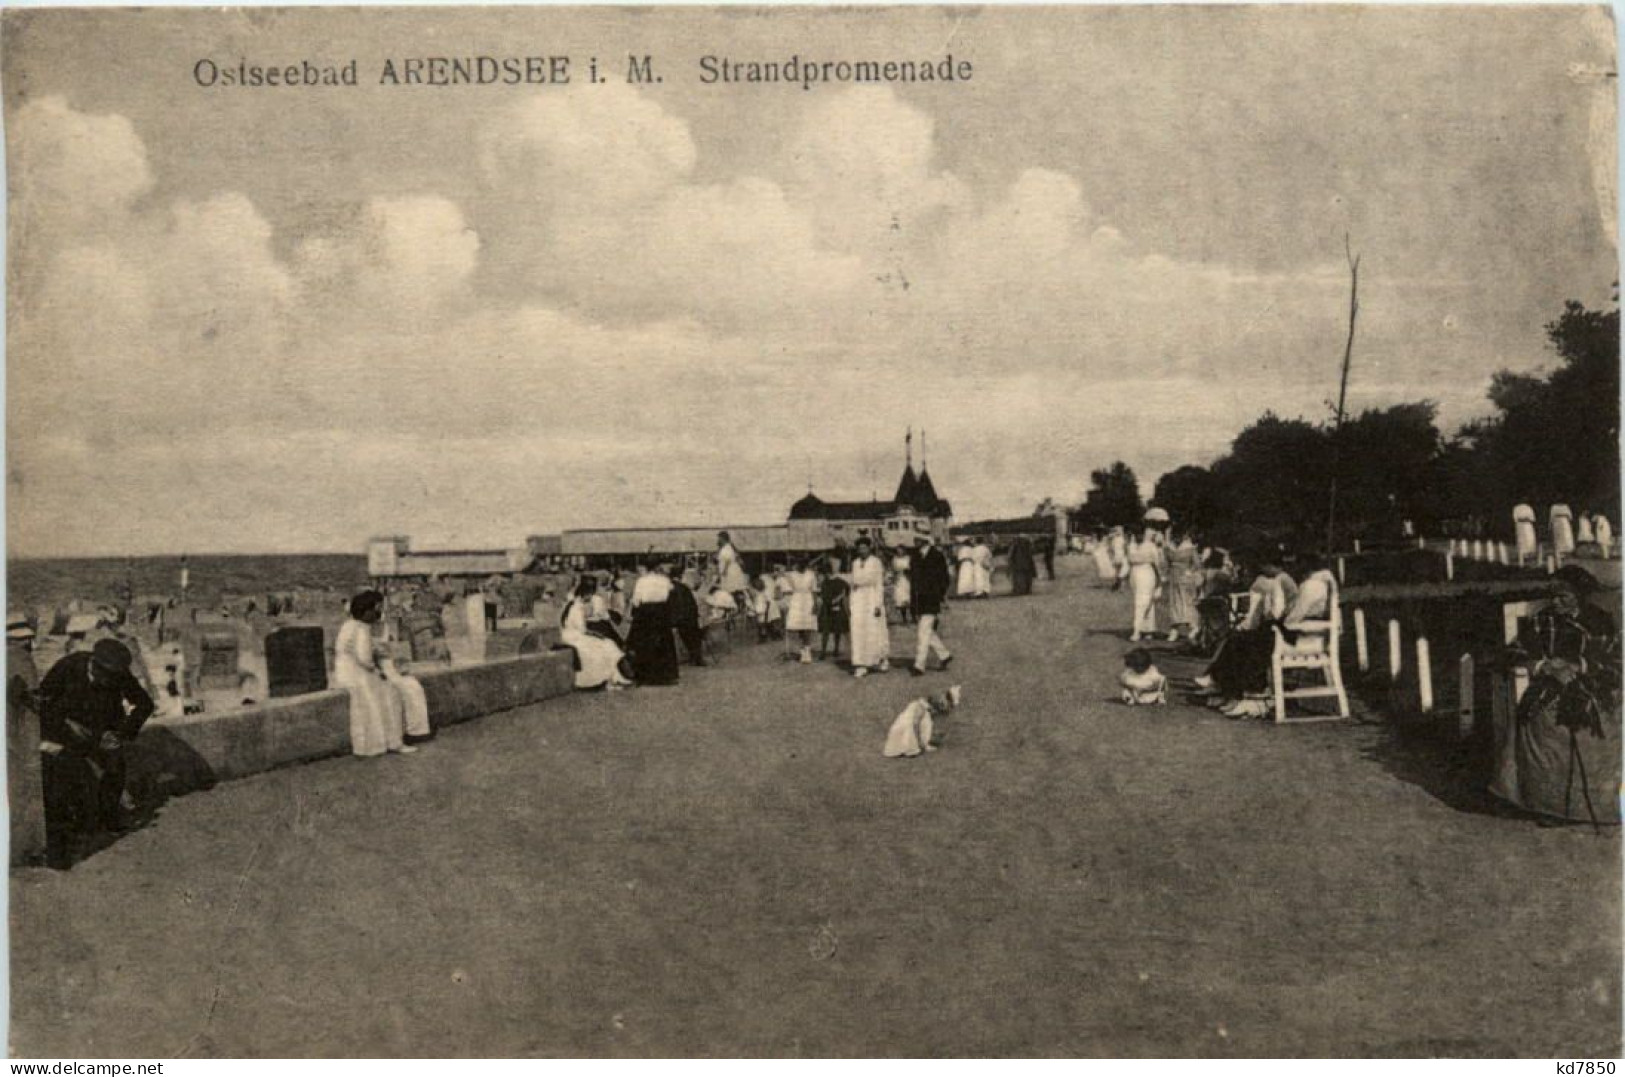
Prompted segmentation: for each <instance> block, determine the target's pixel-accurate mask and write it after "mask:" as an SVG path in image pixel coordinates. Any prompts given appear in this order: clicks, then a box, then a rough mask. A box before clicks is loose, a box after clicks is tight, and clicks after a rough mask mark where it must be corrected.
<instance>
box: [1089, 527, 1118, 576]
mask: <svg viewBox="0 0 1625 1077" xmlns="http://www.w3.org/2000/svg"><path fill="white" fill-rule="evenodd" d="M1089 542H1090V544H1091V548H1090V550H1089V555H1090V556H1091V557H1093V558H1094V560H1095V575H1096V576H1098V577H1099V578H1100V582H1101V583H1111V582H1112V581H1113V580H1115V579H1117V566H1116V565H1114V564H1112V549H1111V545H1110V544H1109V543H1107V541H1106V536H1104V535H1100V536H1097V537H1095V538H1092V539H1090V540H1089Z"/></svg>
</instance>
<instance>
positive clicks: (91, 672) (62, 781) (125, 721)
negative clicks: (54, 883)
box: [39, 639, 154, 865]
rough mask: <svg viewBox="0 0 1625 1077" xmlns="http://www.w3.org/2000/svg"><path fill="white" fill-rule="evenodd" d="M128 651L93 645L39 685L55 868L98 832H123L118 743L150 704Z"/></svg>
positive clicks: (135, 728) (113, 643) (112, 644)
mask: <svg viewBox="0 0 1625 1077" xmlns="http://www.w3.org/2000/svg"><path fill="white" fill-rule="evenodd" d="M131 661H132V656H131V654H130V649H129V648H128V647H126V646H125V645H124V644H122V643H120V642H119V641H118V640H114V639H103V640H98V641H97V642H96V645H95V646H94V647H93V648H91V649H90V650H89V651H79V652H76V653H74V654H70V655H68V656H67V657H66V658H63V659H62V660H61V661H59V662H58V663H57V664H56V665H54V666H52V667H51V671H50V672H49V673H47V674H46V675H45V679H44V680H43V681H41V682H40V686H39V704H40V736H41V740H40V750H41V752H43V753H44V756H45V825H46V831H47V834H48V839H49V843H50V848H51V860H52V863H53V864H58V865H65V864H66V862H67V861H68V859H69V858H70V857H71V855H72V849H71V846H72V845H73V844H75V842H76V840H77V839H78V838H80V837H82V836H85V835H88V834H90V833H92V832H93V831H94V830H95V829H96V828H97V827H98V826H99V827H101V828H105V829H108V830H111V831H114V832H118V831H121V830H124V829H126V826H127V824H126V821H125V819H124V818H123V809H122V807H121V805H120V800H121V798H122V797H123V795H124V771H125V764H124V750H123V749H124V744H125V742H126V741H129V740H133V739H134V738H135V736H136V734H138V733H139V732H140V731H141V726H142V724H143V723H144V722H146V720H147V719H148V718H150V717H151V716H152V712H153V710H154V706H153V702H152V697H151V696H149V695H148V694H147V692H146V689H144V688H142V687H141V682H139V681H138V680H136V679H135V676H134V675H133V674H131V672H130V663H131Z"/></svg>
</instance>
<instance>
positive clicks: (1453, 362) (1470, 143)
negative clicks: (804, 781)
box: [3, 7, 1618, 556]
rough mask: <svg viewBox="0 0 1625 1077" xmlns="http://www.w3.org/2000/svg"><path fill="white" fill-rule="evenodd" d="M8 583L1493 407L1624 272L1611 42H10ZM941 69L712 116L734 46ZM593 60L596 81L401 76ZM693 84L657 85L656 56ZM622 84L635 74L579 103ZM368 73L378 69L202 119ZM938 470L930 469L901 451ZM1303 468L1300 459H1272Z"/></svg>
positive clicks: (853, 38) (1082, 459)
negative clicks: (943, 70)
mask: <svg viewBox="0 0 1625 1077" xmlns="http://www.w3.org/2000/svg"><path fill="white" fill-rule="evenodd" d="M3 30H4V40H3V50H4V51H3V65H4V68H3V77H4V91H5V99H4V100H5V128H6V131H5V134H6V154H7V167H8V176H7V178H8V195H9V203H8V214H9V246H8V282H7V283H8V319H7V338H6V342H7V377H8V381H7V416H6V418H7V453H8V458H7V499H8V519H7V541H8V550H9V553H10V554H11V555H12V556H42V555H62V556H69V555H74V556H77V555H95V554H109V555H127V554H149V553H180V552H188V551H190V552H300V551H342V552H349V551H355V552H359V551H360V550H361V549H362V548H363V545H364V543H365V541H366V539H367V538H368V537H369V536H371V535H376V534H405V535H409V536H411V537H412V539H413V541H414V544H415V545H417V546H418V547H420V548H427V547H435V546H441V547H446V546H458V547H467V546H515V545H518V544H520V543H521V542H522V541H523V539H524V537H525V536H526V535H530V534H542V533H553V532H557V531H560V530H562V529H566V528H570V527H602V526H652V525H659V524H707V525H709V524H717V525H724V524H730V523H732V524H751V523H774V522H779V521H782V520H783V519H784V516H785V514H786V512H787V510H788V507H789V505H790V503H791V502H792V501H794V500H795V499H796V498H798V497H800V496H801V495H802V494H804V493H805V492H806V490H807V488H808V486H809V483H810V484H811V486H812V488H813V489H814V491H815V492H817V493H818V494H819V495H820V496H821V497H825V498H830V499H839V498H861V497H867V496H869V495H870V494H871V493H877V494H878V495H879V496H880V497H882V498H884V497H887V496H889V494H890V491H891V489H892V488H893V487H894V485H895V483H896V481H897V477H898V474H899V473H900V471H901V468H902V463H903V448H904V446H903V435H904V431H905V430H906V429H907V428H910V427H912V428H913V429H914V430H915V431H916V432H918V431H920V430H921V429H922V428H923V429H924V430H925V431H926V436H927V439H928V441H927V449H928V452H929V456H928V462H929V465H930V470H931V473H932V476H933V478H934V480H935V482H936V484H937V487H938V490H939V492H940V493H941V494H942V495H943V496H945V497H947V498H949V499H950V500H951V501H952V502H953V504H954V508H955V513H956V515H957V516H958V517H959V518H961V519H973V518H985V517H988V516H1002V515H1016V514H1021V513H1025V512H1028V511H1030V510H1031V509H1032V507H1033V506H1034V505H1035V504H1036V503H1037V502H1038V501H1040V500H1041V499H1043V498H1045V497H1054V498H1056V499H1057V500H1059V501H1062V502H1071V503H1076V502H1077V501H1079V500H1081V499H1082V496H1083V493H1084V491H1085V489H1086V488H1087V486H1088V481H1089V479H1088V477H1089V472H1090V470H1091V469H1093V468H1097V467H1102V466H1105V465H1107V464H1109V463H1110V462H1111V461H1113V460H1117V459H1121V460H1124V461H1126V462H1127V463H1129V464H1130V466H1132V467H1133V468H1134V469H1135V470H1136V472H1137V473H1138V474H1139V475H1140V477H1141V480H1142V483H1143V484H1144V485H1145V486H1146V488H1147V490H1149V488H1150V485H1151V483H1153V482H1154V481H1155V479H1156V477H1157V476H1158V475H1160V474H1162V473H1163V472H1165V471H1168V470H1171V469H1172V468H1174V467H1177V466H1180V465H1182V464H1187V463H1197V464H1206V463H1209V462H1211V460H1212V459H1213V458H1215V457H1216V456H1218V455H1219V454H1221V453H1222V452H1223V451H1224V450H1225V448H1226V447H1227V445H1228V444H1229V442H1230V440H1231V439H1232V438H1233V437H1234V436H1235V434H1236V433H1237V432H1238V431H1239V430H1240V429H1241V428H1242V427H1243V426H1245V425H1246V424H1247V423H1248V422H1250V421H1252V420H1253V419H1255V418H1257V417H1258V416H1259V415H1260V414H1262V413H1263V412H1264V411H1265V410H1266V409H1273V410H1274V411H1276V412H1277V413H1278V414H1284V415H1289V416H1298V415H1302V416H1305V417H1308V418H1311V419H1315V420H1319V419H1322V418H1324V417H1326V416H1327V415H1328V413H1329V403H1328V401H1329V400H1330V399H1331V398H1333V397H1334V396H1335V394H1336V387H1337V376H1338V368H1339V364H1340V361H1341V358H1342V352H1343V345H1344V337H1345V334H1346V332H1347V318H1348V299H1349V296H1348V291H1349V273H1348V266H1347V263H1346V255H1345V249H1344V244H1345V236H1346V237H1347V241H1348V243H1349V244H1350V245H1351V246H1352V248H1353V249H1354V250H1355V252H1357V253H1358V254H1359V256H1360V258H1361V262H1360V266H1361V278H1360V301H1361V309H1360V316H1359V323H1358V331H1357V337H1356V341H1355V348H1354V366H1353V373H1352V376H1351V379H1350V388H1349V403H1350V407H1351V408H1352V409H1354V410H1359V409H1362V408H1367V407H1378V406H1383V405H1386V404H1392V403H1397V402H1402V401H1409V400H1416V399H1422V398H1427V399H1432V400H1435V401H1437V402H1438V403H1439V406H1440V410H1441V419H1442V422H1443V423H1444V425H1445V426H1446V428H1447V429H1450V428H1453V427H1454V426H1455V425H1457V424H1459V423H1460V422H1462V421H1464V420H1465V419H1468V418H1471V417H1473V416H1475V415H1479V414H1483V413H1485V412H1486V411H1487V409H1488V405H1487V403H1486V401H1485V398H1484V392H1485V389H1486V388H1487V386H1488V382H1489V378H1490V376H1491V375H1492V374H1493V373H1494V372H1495V371H1496V370H1499V369H1502V368H1511V369H1515V370H1535V369H1539V368H1541V367H1544V366H1549V365H1550V364H1551V363H1552V362H1553V356H1552V355H1551V353H1550V351H1549V349H1548V348H1547V346H1546V342H1545V338H1544V332H1543V329H1542V326H1543V324H1544V323H1545V322H1546V321H1548V320H1550V319H1551V318H1553V317H1554V316H1555V315H1556V314H1557V313H1558V312H1559V311H1560V310H1561V307H1562V303H1563V301H1564V300H1565V299H1568V298H1578V299H1581V300H1584V301H1586V302H1588V303H1590V304H1593V305H1596V304H1601V303H1604V302H1606V301H1607V300H1608V296H1609V292H1610V285H1611V283H1612V282H1613V281H1614V280H1615V279H1616V278H1617V275H1618V274H1617V268H1616V266H1617V249H1616V222H1615V219H1614V214H1615V210H1614V207H1615V203H1616V198H1617V196H1616V193H1615V192H1616V187H1617V181H1616V176H1615V161H1616V143H1615V129H1616V115H1615V105H1614V97H1613V94H1614V91H1615V87H1614V80H1613V79H1612V78H1609V77H1607V75H1608V73H1611V72H1612V71H1613V70H1614V65H1615V57H1614V45H1613V41H1614V31H1613V26H1612V23H1611V21H1610V18H1609V16H1608V14H1607V11H1606V9H1602V8H1581V7H1534V8H1509V7H1502V8H1477V9H1472V8H1456V7H1436V8H1395V7H1376V8H1360V7H1340V8H1307V7H1304V8H1294V7H1268V8H1251V9H1249V8H1174V7H1141V8H1132V7H1130V8H1114V7H1098V8H1070V9H1055V8H1046V9H1040V8H996V7H995V8H981V9H976V8H960V9H926V8H906V9H879V8H870V9H847V10H840V11H836V10H823V11H819V10H810V9H788V10H786V9H778V10H760V9H749V8H735V9H710V10H707V9H668V10H647V9H646V10H641V11H639V10H626V9H610V8H601V9H558V8H551V9H549V8H532V9H503V10H492V9H466V10H455V9H396V10H380V9H371V10H359V11H358V10H354V9H342V10H341V9H333V10H316V9H294V10H282V11H272V10H264V9H261V10H254V9H248V10H237V11H220V10H214V11H209V10H181V11H174V10H169V11H158V10H153V11H144V12H131V11H117V10H78V11H24V12H18V11H8V12H6V13H5V20H4V25H3ZM950 53H951V54H952V55H953V56H954V57H955V58H956V59H960V60H968V61H970V62H971V63H972V64H973V71H974V73H973V76H972V78H971V79H970V80H969V81H965V82H956V83H952V84H936V85H929V84H911V85H888V86H876V85H862V86H852V85H845V86H818V87H815V88H813V89H812V90H810V91H804V90H802V89H801V88H800V87H799V86H783V85H776V86H760V85H754V86H753V85H731V86H720V85H705V84H702V83H701V81H700V79H699V70H700V68H699V59H700V58H701V57H702V56H706V55H713V56H721V57H728V58H730V59H733V60H782V59H785V58H787V57H788V56H790V55H792V54H795V55H799V56H801V57H802V58H818V59H848V60H856V59H879V60H885V59H924V58H940V57H942V56H944V55H946V54H950ZM482 54H483V55H491V56H498V57H503V56H530V55H568V56H570V57H572V60H573V63H574V67H573V70H574V72H575V78H574V79H573V81H572V82H571V84H570V85H568V86H461V87H449V88H448V87H422V86H418V87H408V86H381V85H379V84H378V72H379V71H380V69H381V68H382V65H383V62H384V60H385V59H386V58H388V59H394V60H395V61H396V62H397V63H399V62H400V61H401V60H402V59H404V58H408V57H421V56H437V55H444V56H470V55H482ZM632 54H635V55H640V56H641V55H649V56H651V57H652V62H653V65H654V67H655V70H656V71H657V72H658V73H659V74H660V75H661V78H662V81H661V82H660V83H658V84H645V85H636V86H634V85H628V84H627V82H626V80H625V78H624V73H625V60H626V57H627V56H628V55H632ZM592 56H596V57H598V58H599V62H600V65H601V69H602V70H603V71H604V72H605V76H606V81H604V82H602V83H600V84H590V83H588V82H587V81H586V80H585V72H584V62H585V58H587V57H592ZM205 58H207V59H210V60H213V61H215V62H216V63H218V64H219V65H220V66H222V67H226V66H235V65H236V64H237V63H238V62H240V61H246V62H249V63H259V64H270V63H274V64H278V65H280V64H285V63H297V62H299V61H300V60H305V59H308V60H311V61H312V62H313V63H316V64H342V63H345V62H347V61H348V60H350V59H352V58H354V59H355V60H356V61H357V70H358V72H359V75H360V78H359V82H360V85H358V86H356V87H325V88H275V89H271V88H235V87H232V88H227V87H222V86H215V87H212V88H206V87H201V86H199V85H198V84H197V82H196V81H195V79H194V77H193V72H194V66H195V65H196V63H197V62H198V61H199V60H200V59H205ZM914 447H915V456H916V461H918V459H919V455H920V439H919V437H918V435H917V436H916V440H915V443H914ZM1283 466H1290V462H1283Z"/></svg>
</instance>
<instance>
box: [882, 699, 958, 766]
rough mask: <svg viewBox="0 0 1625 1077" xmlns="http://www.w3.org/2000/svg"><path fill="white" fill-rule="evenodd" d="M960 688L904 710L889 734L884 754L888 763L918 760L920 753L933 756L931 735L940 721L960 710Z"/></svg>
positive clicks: (919, 701) (893, 723)
mask: <svg viewBox="0 0 1625 1077" xmlns="http://www.w3.org/2000/svg"><path fill="white" fill-rule="evenodd" d="M959 695H960V691H959V685H957V684H956V685H954V686H953V687H952V688H950V689H948V690H947V691H946V692H944V693H942V694H941V695H940V696H932V697H930V698H926V697H925V696H921V697H920V698H919V699H916V700H914V701H913V702H912V703H910V704H909V705H908V706H906V707H904V708H903V711H902V713H901V714H899V715H898V716H897V717H896V718H895V719H894V720H893V721H892V724H891V731H890V732H889V733H887V734H886V747H885V749H884V754H885V756H886V758H888V759H896V758H898V757H900V756H915V755H919V754H920V753H921V752H934V751H936V748H935V747H934V746H933V745H932V744H931V734H932V733H933V732H934V729H935V722H936V720H937V719H940V718H943V717H945V716H946V715H947V713H948V712H949V711H951V710H953V709H954V708H955V707H957V706H959Z"/></svg>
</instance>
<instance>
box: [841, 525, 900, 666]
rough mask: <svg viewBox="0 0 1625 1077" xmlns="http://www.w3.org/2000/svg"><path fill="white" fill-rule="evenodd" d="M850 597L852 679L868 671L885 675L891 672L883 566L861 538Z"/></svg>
mask: <svg viewBox="0 0 1625 1077" xmlns="http://www.w3.org/2000/svg"><path fill="white" fill-rule="evenodd" d="M854 545H855V549H856V551H857V554H856V556H855V557H854V558H853V559H852V575H851V580H852V593H851V595H850V597H849V599H848V602H849V604H850V605H849V608H850V610H851V616H852V675H853V676H855V677H863V676H867V675H868V674H869V673H870V671H871V670H873V671H877V672H880V673H884V672H885V671H886V670H888V669H890V668H891V661H890V652H891V633H889V632H888V631H887V630H886V566H885V565H884V564H882V563H881V560H880V558H878V557H876V556H874V554H873V552H872V551H873V549H874V544H873V543H871V542H870V541H869V540H868V539H867V538H860V539H858V541H857V542H856V543H855V544H854Z"/></svg>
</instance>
